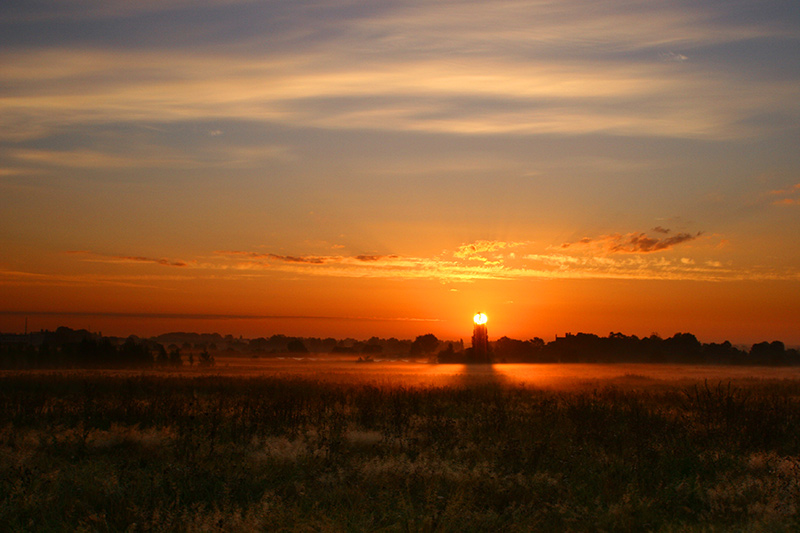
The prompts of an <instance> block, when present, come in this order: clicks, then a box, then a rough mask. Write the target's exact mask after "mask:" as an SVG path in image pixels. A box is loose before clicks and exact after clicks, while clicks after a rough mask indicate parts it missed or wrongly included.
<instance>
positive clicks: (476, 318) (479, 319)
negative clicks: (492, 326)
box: [472, 313, 487, 325]
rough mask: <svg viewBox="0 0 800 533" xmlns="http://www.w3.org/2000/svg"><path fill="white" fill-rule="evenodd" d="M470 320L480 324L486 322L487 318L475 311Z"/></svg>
mask: <svg viewBox="0 0 800 533" xmlns="http://www.w3.org/2000/svg"><path fill="white" fill-rule="evenodd" d="M472 320H474V321H475V323H476V324H478V325H481V324H486V320H487V318H486V315H485V314H483V313H476V314H475V316H474V317H472Z"/></svg>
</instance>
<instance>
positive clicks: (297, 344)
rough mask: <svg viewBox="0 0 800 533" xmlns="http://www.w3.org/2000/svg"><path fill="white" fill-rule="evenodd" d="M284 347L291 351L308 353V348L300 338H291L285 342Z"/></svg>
mask: <svg viewBox="0 0 800 533" xmlns="http://www.w3.org/2000/svg"><path fill="white" fill-rule="evenodd" d="M286 349H287V350H289V351H290V352H291V353H308V348H306V345H305V344H303V341H301V340H300V339H292V340H290V341H289V342H288V343H286Z"/></svg>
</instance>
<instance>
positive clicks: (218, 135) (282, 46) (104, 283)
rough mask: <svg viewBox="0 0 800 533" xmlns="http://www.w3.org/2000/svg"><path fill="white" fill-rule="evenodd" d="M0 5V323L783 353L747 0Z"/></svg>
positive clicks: (773, 195) (795, 222)
mask: <svg viewBox="0 0 800 533" xmlns="http://www.w3.org/2000/svg"><path fill="white" fill-rule="evenodd" d="M17 4H19V3H16V4H14V5H11V4H9V5H5V4H4V5H3V6H0V45H2V46H1V47H0V50H2V52H0V62H2V64H3V68H2V69H1V70H0V331H2V332H8V331H22V330H23V329H24V324H25V318H26V317H27V319H28V324H29V328H31V329H40V328H53V327H56V326H58V325H67V326H71V327H85V328H89V329H92V330H94V331H103V333H107V334H116V335H127V334H130V333H134V334H138V335H151V334H158V333H163V332H166V331H172V330H195V331H206V332H212V331H216V332H219V333H222V334H227V333H232V334H236V335H239V334H241V335H245V336H248V337H253V336H262V335H263V336H268V335H271V334H275V333H284V334H290V335H307V336H334V337H347V336H353V337H357V338H368V337H370V336H373V335H377V336H383V337H389V336H396V337H405V338H413V337H415V336H417V335H421V334H424V333H429V332H431V333H434V334H436V335H437V336H439V337H442V338H450V339H458V338H468V337H469V335H470V333H471V327H472V325H471V324H472V323H471V320H472V315H473V313H474V312H476V311H484V312H486V313H487V314H488V316H489V324H488V326H489V333H490V338H497V337H498V336H501V335H508V336H511V337H516V338H531V337H534V336H539V337H542V338H544V339H546V340H549V339H552V338H553V337H554V336H555V335H557V334H563V333H565V332H578V331H585V332H592V333H597V334H600V335H606V334H608V333H609V332H611V331H620V332H623V333H627V334H636V335H640V336H642V335H649V334H650V333H652V332H658V333H659V334H660V335H662V336H670V335H672V334H674V333H676V332H679V331H680V332H683V331H689V332H692V333H695V334H696V335H697V336H698V338H700V340H702V341H706V342H710V341H721V340H725V339H729V340H731V341H732V342H735V343H743V344H748V343H753V342H760V341H763V340H770V341H771V340H776V339H778V340H783V341H784V342H786V343H787V344H790V345H797V344H800V330H798V328H797V327H796V324H798V323H800V307H799V306H798V304H797V302H798V301H800V247H798V246H797V245H796V240H797V236H798V235H800V154H798V150H797V139H798V138H800V135H798V134H800V129H799V128H798V124H800V120H799V119H800V105H798V102H800V64H799V63H798V62H797V52H796V51H797V49H798V48H799V47H800V20H798V18H797V17H798V15H797V10H795V9H790V8H788V7H787V4H785V3H782V2H778V1H772V0H766V1H763V2H755V1H744V2H739V3H737V4H736V5H735V6H730V5H728V4H727V3H723V2H719V3H714V2H712V3H703V5H694V4H685V3H683V2H677V1H670V0H661V1H654V2H648V3H645V4H641V5H637V8H636V9H632V8H631V7H630V5H629V3H627V2H621V1H610V2H604V3H603V4H602V5H596V4H595V3H592V6H591V9H588V7H587V3H586V2H584V1H582V0H567V1H564V2H555V3H546V2H526V1H523V2H516V1H513V2H512V1H505V0H498V1H497V2H490V3H489V2H487V3H477V4H476V3H474V2H459V1H456V2H448V3H418V2H408V1H405V0H398V1H391V2H381V3H378V4H376V5H369V6H366V5H363V6H362V5H356V4H353V5H350V4H349V3H346V2H340V1H334V0H329V1H328V0H320V1H319V2H313V3H298V2H288V1H287V2H283V1H278V2H269V3H253V2H248V1H239V0H207V1H204V2H201V3H197V4H195V3H190V4H187V3H180V2H136V3H132V2H127V1H121V0H120V1H117V0H112V1H109V2H103V3H101V4H97V5H94V4H92V5H87V4H86V3H84V2H78V1H72V0H68V1H65V2H59V3H58V4H57V5H52V6H41V5H39V4H30V3H22V4H19V5H17Z"/></svg>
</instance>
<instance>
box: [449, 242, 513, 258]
mask: <svg viewBox="0 0 800 533" xmlns="http://www.w3.org/2000/svg"><path fill="white" fill-rule="evenodd" d="M521 244H523V243H519V242H505V241H485V240H481V241H475V242H473V243H470V244H462V245H461V246H459V247H458V249H457V250H456V251H455V252H453V256H455V257H457V258H459V259H477V260H480V261H488V259H486V258H485V257H483V256H482V255H481V254H485V253H492V252H497V251H499V250H503V249H505V248H513V247H515V246H519V245H521Z"/></svg>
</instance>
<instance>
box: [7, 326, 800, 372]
mask: <svg viewBox="0 0 800 533" xmlns="http://www.w3.org/2000/svg"><path fill="white" fill-rule="evenodd" d="M490 348H491V360H492V361H493V362H496V363H503V362H509V363H512V362H515V363H622V362H626V363H631V362H637V363H683V364H733V365H798V364H800V352H798V350H797V349H794V348H789V349H787V348H786V346H785V345H784V343H783V342H781V341H772V342H766V341H765V342H759V343H756V344H753V345H752V346H750V347H749V348H745V347H737V346H734V345H732V344H731V343H730V342H728V341H725V342H722V343H701V342H700V341H699V340H697V338H696V337H695V336H694V335H693V334H691V333H676V334H675V335H673V336H671V337H668V338H661V337H660V336H658V335H656V334H653V335H650V336H649V337H642V338H639V337H637V336H636V335H625V334H623V333H614V332H612V333H609V335H608V336H606V337H600V336H598V335H595V334H592V333H577V334H571V333H567V334H566V335H564V336H563V337H556V338H555V340H553V341H550V342H545V341H544V340H542V339H541V338H539V337H534V338H533V339H529V340H518V339H512V338H509V337H501V338H499V339H497V340H495V341H492V342H491V343H490ZM309 352H313V353H334V354H353V355H359V356H374V355H379V354H384V355H386V354H388V355H389V356H391V355H397V356H403V357H404V356H411V357H416V358H419V357H423V358H426V359H427V360H428V361H430V362H439V363H471V362H475V360H474V357H473V354H472V349H471V348H465V347H464V342H463V341H456V342H447V341H442V340H439V339H438V338H437V337H436V336H435V335H433V334H432V333H427V334H425V335H420V336H418V337H417V338H416V339H414V340H413V341H411V340H399V339H396V338H389V339H382V338H378V337H372V338H370V339H368V340H366V341H358V340H356V339H350V338H348V339H340V340H337V339H333V338H325V339H321V338H317V337H288V336H285V335H273V336H271V337H258V338H255V339H243V338H241V337H239V338H235V337H233V336H231V335H227V336H225V337H223V336H221V335H219V334H217V333H214V334H198V333H179V332H177V333H168V334H164V335H160V336H158V337H153V338H150V339H142V338H139V337H136V336H133V335H132V336H130V337H127V338H119V337H104V336H102V335H101V334H99V333H91V332H89V331H87V330H73V329H70V328H66V327H60V328H58V329H56V330H55V331H52V332H51V331H41V332H38V333H34V334H29V335H19V334H5V335H3V334H0V368H5V369H14V368H146V367H157V366H162V367H180V366H183V365H188V366H194V365H198V366H212V365H214V363H215V354H217V355H226V354H249V355H251V356H270V355H279V354H305V353H309Z"/></svg>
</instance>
